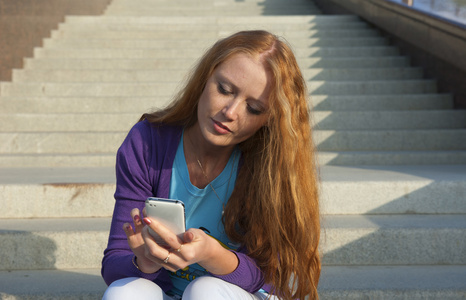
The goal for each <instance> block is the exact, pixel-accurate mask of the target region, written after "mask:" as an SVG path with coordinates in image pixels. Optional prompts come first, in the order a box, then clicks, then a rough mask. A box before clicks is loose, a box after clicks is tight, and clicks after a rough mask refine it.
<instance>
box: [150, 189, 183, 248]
mask: <svg viewBox="0 0 466 300" xmlns="http://www.w3.org/2000/svg"><path fill="white" fill-rule="evenodd" d="M146 214H147V216H148V217H151V218H153V219H155V220H157V221H158V222H160V223H161V224H162V225H164V226H165V227H167V228H168V229H170V230H171V231H172V232H173V233H174V234H176V235H177V236H178V237H180V238H181V239H182V238H183V233H184V232H185V231H186V220H185V211H184V203H183V202H182V201H180V200H174V199H164V198H157V197H149V198H147V200H146ZM149 233H150V234H151V235H152V236H153V237H154V239H155V241H156V243H157V244H159V245H161V246H168V245H167V243H166V242H165V241H164V240H163V239H162V238H161V237H160V236H159V235H158V234H157V233H155V231H153V230H152V229H150V228H149Z"/></svg>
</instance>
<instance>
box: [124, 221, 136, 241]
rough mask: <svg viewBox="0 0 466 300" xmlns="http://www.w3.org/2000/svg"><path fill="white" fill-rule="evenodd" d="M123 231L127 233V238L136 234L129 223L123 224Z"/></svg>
mask: <svg viewBox="0 0 466 300" xmlns="http://www.w3.org/2000/svg"><path fill="white" fill-rule="evenodd" d="M123 231H124V232H125V234H126V237H127V238H129V237H130V236H132V235H133V234H134V231H133V227H131V224H129V223H125V224H123Z"/></svg>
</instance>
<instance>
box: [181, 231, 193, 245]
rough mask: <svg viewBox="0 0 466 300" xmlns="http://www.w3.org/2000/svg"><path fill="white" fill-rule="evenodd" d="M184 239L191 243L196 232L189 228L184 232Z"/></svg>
mask: <svg viewBox="0 0 466 300" xmlns="http://www.w3.org/2000/svg"><path fill="white" fill-rule="evenodd" d="M183 240H184V242H185V243H191V242H192V241H194V233H193V232H191V231H189V230H188V231H186V232H185V233H184V234H183Z"/></svg>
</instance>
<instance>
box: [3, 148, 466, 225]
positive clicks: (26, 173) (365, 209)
mask: <svg viewBox="0 0 466 300" xmlns="http://www.w3.org/2000/svg"><path fill="white" fill-rule="evenodd" d="M112 157H113V160H114V157H115V154H113V155H112ZM2 161H3V159H2ZM114 174H115V171H114V163H113V165H112V166H108V167H100V168H96V167H92V168H91V167H90V168H85V167H83V166H82V165H81V166H78V167H75V168H69V167H68V168H63V167H62V168H53V167H51V166H50V165H47V166H45V167H43V168H26V167H23V168H21V167H18V165H16V166H15V167H10V168H5V167H2V168H1V169H0V190H1V191H2V195H3V196H2V197H1V198H0V204H1V207H2V210H0V219H5V218H6V219H18V218H24V219H27V218H57V217H61V218H79V217H87V218H94V217H96V218H97V217H98V218H101V217H110V216H111V215H112V212H113V205H114V199H113V194H114V192H115V175H114ZM320 175H321V178H322V189H321V209H322V212H323V213H324V214H330V215H357V214H369V215H387V214H409V213H411V214H440V215H442V214H466V202H465V201H464V194H465V193H466V163H463V164H462V165H461V164H456V165H424V166H422V165H411V166H410V165H401V166H388V165H385V166H329V165H323V166H321V167H320ZM24 199H34V201H24ZM439 199H441V200H439Z"/></svg>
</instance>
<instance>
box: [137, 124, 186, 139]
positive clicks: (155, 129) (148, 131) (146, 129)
mask: <svg viewBox="0 0 466 300" xmlns="http://www.w3.org/2000/svg"><path fill="white" fill-rule="evenodd" d="M182 130H183V128H182V126H177V125H168V124H162V123H151V122H149V121H147V120H142V121H140V122H137V123H136V124H135V125H134V126H133V128H131V130H130V133H129V135H137V136H139V137H140V138H142V139H144V140H150V139H152V140H153V139H155V140H159V141H160V140H165V139H170V138H172V137H173V136H176V135H178V134H180V133H181V132H182Z"/></svg>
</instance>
